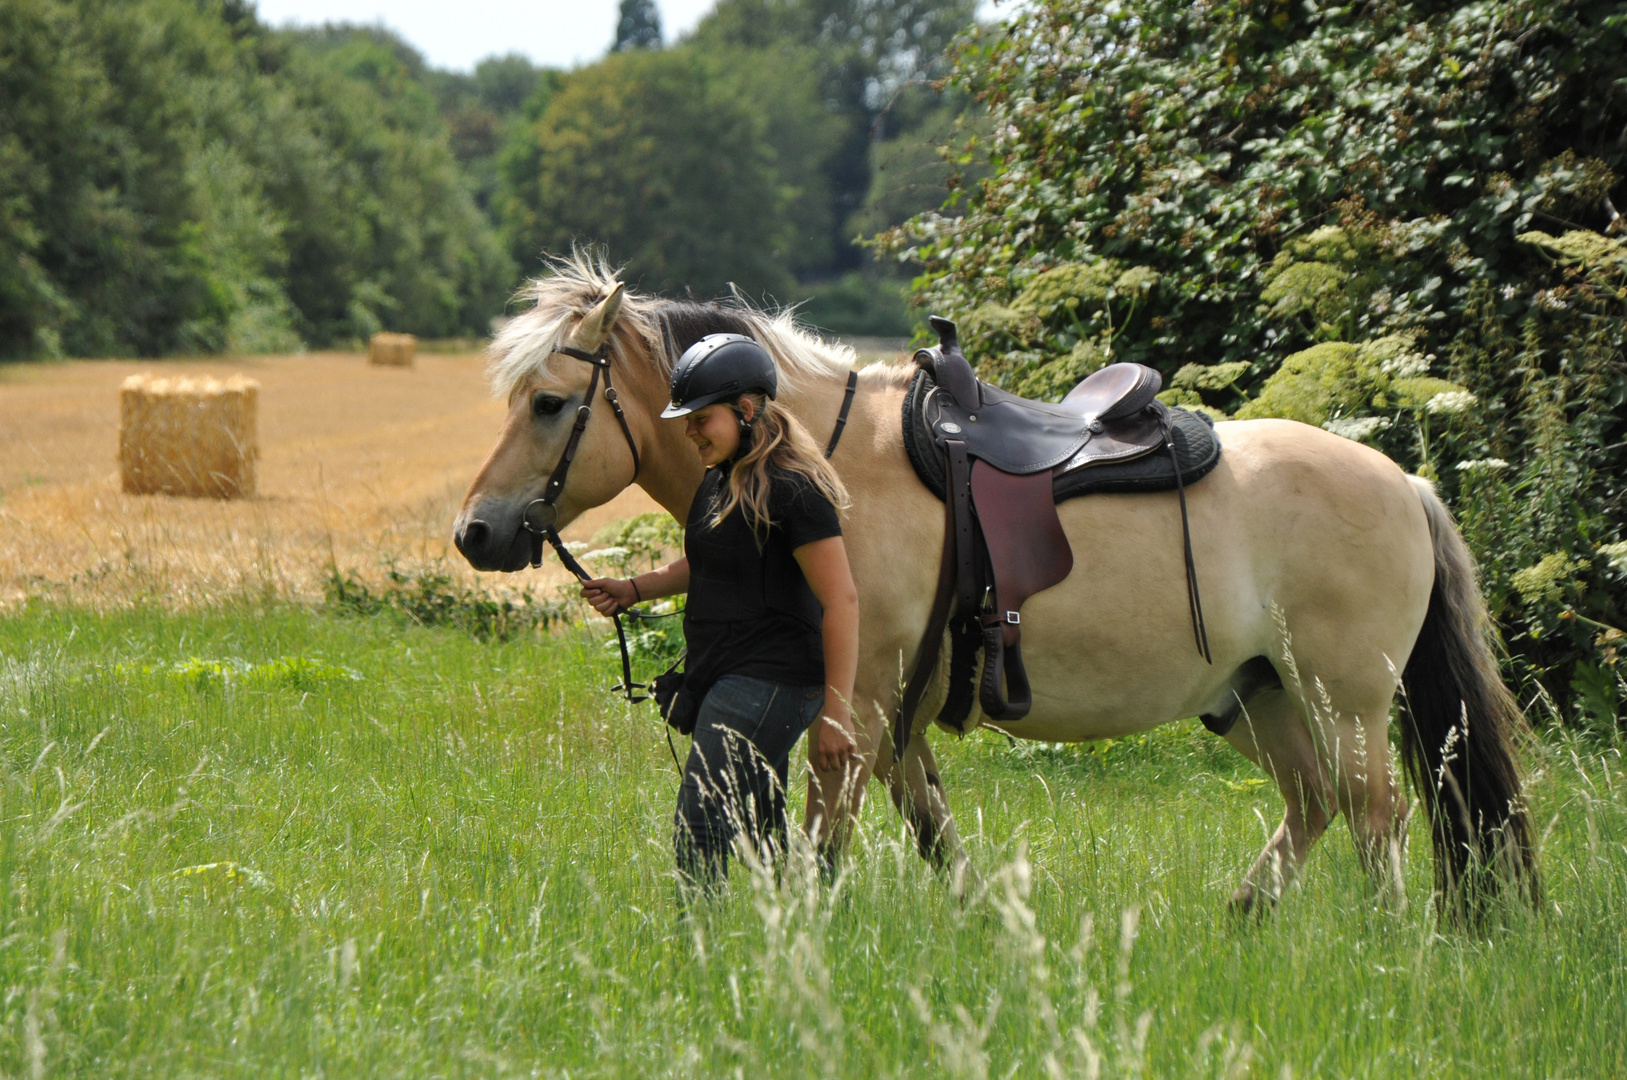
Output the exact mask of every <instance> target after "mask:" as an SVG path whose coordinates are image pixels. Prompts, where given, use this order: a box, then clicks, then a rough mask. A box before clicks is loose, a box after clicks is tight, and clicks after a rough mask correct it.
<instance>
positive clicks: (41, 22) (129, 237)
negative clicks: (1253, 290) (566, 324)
mask: <svg viewBox="0 0 1627 1080" xmlns="http://www.w3.org/2000/svg"><path fill="white" fill-rule="evenodd" d="M972 9H973V0H721V2H720V3H719V4H718V5H717V7H716V8H715V9H714V10H713V11H712V12H711V13H710V14H709V15H708V16H707V17H706V18H705V19H704V20H703V21H702V23H701V25H700V26H699V28H698V29H697V30H696V31H695V32H694V33H693V34H691V35H690V36H689V37H688V38H687V39H686V40H684V41H682V42H678V43H676V44H671V45H663V44H662V39H661V33H660V28H659V23H658V21H657V19H656V17H655V11H654V7H653V4H651V3H649V0H625V2H624V3H623V5H622V13H621V14H622V18H621V20H620V23H619V25H618V28H617V38H616V41H615V48H613V49H612V50H611V51H610V52H609V54H608V55H607V56H606V57H605V58H604V59H602V60H601V61H599V62H597V63H594V64H590V65H587V66H585V67H582V68H579V69H577V70H574V71H569V72H564V71H555V70H548V69H543V68H538V67H536V66H535V65H533V64H532V63H531V62H530V61H528V60H526V59H525V58H523V57H520V56H505V57H493V58H491V59H488V60H486V61H484V62H482V63H481V64H479V65H477V67H476V68H475V69H474V71H473V72H471V73H468V74H463V73H455V72H445V71H438V70H435V69H433V68H431V67H429V66H428V65H427V64H426V63H425V61H424V59H423V57H422V56H421V55H420V54H419V53H418V52H416V51H415V50H414V49H413V48H411V47H410V46H409V45H407V44H406V43H405V42H403V41H402V40H400V39H399V38H398V37H396V36H394V35H393V34H391V33H389V32H388V31H386V30H384V29H382V28H379V27H357V26H348V25H337V26H323V27H314V28H295V29H275V28H271V27H268V26H267V25H265V24H264V23H263V22H261V21H260V19H259V17H258V14H257V12H256V9H255V7H254V4H253V3H252V0H0V357H5V358H20V357H21V358H26V357H49V356H105V355H123V354H134V355H149V356H156V355H165V354H171V353H208V352H220V351H237V352H275V351H285V350H290V349H296V348H300V347H321V346H327V345H333V344H336V343H345V342H354V341H356V340H358V339H362V338H365V337H366V336H368V335H369V334H371V333H372V332H374V331H376V330H379V329H382V328H389V329H394V330H403V331H407V332H411V333H416V334H419V335H422V336H428V337H452V336H460V335H479V334H483V333H485V332H486V331H487V328H488V324H489V320H490V319H491V318H492V317H493V316H494V315H498V314H501V313H502V312H503V310H504V306H505V303H506V301H507V299H508V297H509V296H510V294H511V293H512V291H513V290H514V288H515V287H516V286H517V285H518V284H519V283H520V281H521V280H523V277H524V276H526V275H529V274H535V273H537V272H539V271H541V270H542V269H543V265H544V263H543V261H542V260H543V258H544V257H545V256H546V255H548V254H558V253H562V252H565V251H568V250H569V249H570V248H571V247H572V246H573V245H599V246H602V247H604V248H605V249H606V250H607V252H608V254H609V257H610V258H611V259H612V260H614V261H616V262H618V263H624V264H626V265H627V268H628V274H629V277H630V278H631V279H632V280H633V281H635V282H637V283H638V284H640V285H641V286H642V287H644V288H646V289H650V290H653V291H662V292H667V293H670V294H679V295H682V294H690V295H697V296H713V295H717V294H719V293H722V292H724V291H725V290H727V289H729V288H731V287H737V288H739V289H740V290H741V291H742V292H744V293H745V294H746V295H748V296H751V297H753V298H755V299H759V300H761V299H764V298H768V299H772V300H774V301H778V302H792V301H802V302H804V303H806V305H807V308H806V310H807V312H808V315H809V317H810V318H812V319H813V320H814V321H816V322H820V323H822V324H824V325H826V326H827V327H828V328H831V329H837V330H844V331H848V332H859V333H863V332H878V333H902V332H905V331H906V330H907V328H908V321H907V316H906V314H905V308H904V293H905V291H906V290H905V288H904V286H903V283H902V278H901V277H900V276H899V274H898V273H896V272H895V273H892V274H889V273H887V272H885V271H884V270H882V269H881V268H879V267H878V266H877V265H876V264H875V262H874V260H873V259H871V258H870V256H869V253H868V252H867V251H866V250H865V249H864V248H863V246H862V245H861V243H859V238H861V237H867V236H869V235H871V234H874V233H876V232H877V231H879V230H880V229H883V228H885V227H888V226H891V225H896V224H898V223H900V222H902V221H903V220H905V219H906V218H908V217H909V216H911V215H912V214H914V213H917V212H919V211H921V210H924V209H927V208H929V207H935V206H937V205H939V204H940V203H941V202H942V201H943V198H944V195H945V193H946V192H945V188H944V187H943V183H944V180H945V178H946V176H947V175H948V169H947V167H946V166H945V165H944V164H943V163H942V162H941V161H940V160H939V158H938V157H937V155H936V153H935V152H934V150H933V143H934V142H935V141H938V140H941V138H942V137H944V136H945V135H947V133H948V132H949V131H950V130H951V129H952V128H953V126H954V124H955V123H956V118H957V117H958V116H959V115H960V113H961V112H962V109H961V105H962V104H963V103H964V101H965V97H964V95H957V93H956V92H953V91H950V92H947V93H946V92H944V91H943V90H942V89H939V88H935V87H934V86H933V84H932V82H931V79H932V78H933V77H934V76H935V75H940V74H941V72H939V71H937V70H936V69H935V65H936V64H938V63H939V62H940V58H941V57H942V56H943V55H944V53H945V50H946V49H947V47H948V46H949V44H950V42H951V41H952V40H953V38H954V36H955V34H956V33H957V32H959V31H960V30H961V29H962V28H963V27H965V26H966V25H967V24H969V23H970V21H971V16H972ZM609 44H611V43H609V42H607V45H609Z"/></svg>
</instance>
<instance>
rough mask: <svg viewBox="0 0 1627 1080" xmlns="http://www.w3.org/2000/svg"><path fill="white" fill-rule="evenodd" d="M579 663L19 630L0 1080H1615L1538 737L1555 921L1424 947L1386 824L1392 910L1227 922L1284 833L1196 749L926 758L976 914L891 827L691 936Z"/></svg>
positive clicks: (1342, 843) (301, 632)
mask: <svg viewBox="0 0 1627 1080" xmlns="http://www.w3.org/2000/svg"><path fill="white" fill-rule="evenodd" d="M611 661H612V656H611V654H610V653H609V652H608V651H607V650H606V648H605V642H604V639H603V637H602V635H599V634H595V633H590V632H589V631H586V630H581V629H576V630H567V631H563V632H555V633H553V634H549V635H542V634H535V633H527V634H520V635H516V636H514V637H512V638H510V639H509V640H506V641H505V640H491V641H485V642H482V641H479V640H476V639H475V638H472V637H470V636H468V635H467V634H464V633H461V632H459V631H457V630H453V629H447V628H438V627H424V626H420V625H415V624H413V623H412V622H411V621H410V620H407V619H405V618H402V617H399V616H391V615H381V616H378V617H373V618H358V617H346V616H344V615H342V614H339V613H336V612H332V611H323V610H317V609H313V608H311V607H309V606H299V605H293V604H288V603H273V604H260V603H256V602H253V601H245V602H242V603H236V604H224V605H218V606H216V607H213V608H209V609H197V610H192V611H180V612H177V611H172V610H165V609H162V608H160V607H158V606H156V605H135V606H132V607H127V608H125V609H122V610H117V611H109V612H92V611H88V610H85V609H77V608H72V607H67V606H64V605H61V604H55V603H44V602H36V603H32V604H28V605H24V606H22V607H20V608H18V609H16V610H14V611H13V612H12V613H11V614H9V615H8V616H7V617H5V618H4V619H3V620H0V774H3V775H0V985H3V986H4V987H5V991H4V998H3V1003H0V1072H3V1073H4V1075H7V1076H23V1075H30V1076H74V1075H78V1076H126V1075H129V1076H136V1075H142V1076H146V1075H162V1076H169V1077H188V1076H200V1077H202V1076H214V1077H218V1076H257V1077H260V1076H289V1077H293V1076H307V1077H308V1076H415V1077H420V1076H421V1077H428V1076H449V1077H450V1076H458V1077H465V1076H467V1077H501V1076H545V1077H566V1076H570V1077H598V1076H602V1077H627V1076H820V1077H827V1076H883V1077H905V1076H922V1077H927V1076H931V1077H942V1076H949V1077H978V1078H981V1077H1005V1076H1046V1075H1052V1076H1218V1077H1235V1076H1261V1077H1288V1076H1294V1077H1313V1076H1326V1077H1417V1076H1431V1077H1449V1076H1465V1077H1467V1076H1476V1077H1480V1076H1534V1077H1536V1076H1540V1077H1592V1076H1613V1075H1622V1074H1623V1073H1624V1072H1627V1035H1624V1034H1623V1029H1622V1024H1621V1020H1622V1017H1623V1016H1627V986H1624V971H1627V946H1624V941H1627V909H1624V900H1627V777H1624V776H1623V773H1622V768H1623V766H1622V761H1621V755H1620V748H1619V747H1618V746H1614V745H1607V744H1602V743H1598V742H1584V741H1578V740H1576V739H1571V738H1566V737H1563V736H1559V735H1547V736H1544V737H1543V738H1542V739H1540V740H1539V741H1537V742H1536V743H1535V745H1534V746H1533V747H1532V750H1531V762H1532V767H1533V781H1532V787H1531V793H1532V799H1533V802H1534V807H1535V813H1536V818H1537V820H1538V822H1539V824H1540V826H1541V828H1542V832H1543V837H1544V840H1543V864H1544V867H1545V870H1546V877H1547V886H1548V898H1547V904H1546V905H1545V907H1544V909H1543V911H1542V912H1541V913H1540V915H1531V914H1527V913H1520V912H1504V913H1501V914H1499V915H1498V916H1497V917H1496V918H1494V919H1493V920H1492V921H1491V922H1490V923H1489V924H1488V925H1487V926H1486V927H1484V928H1483V929H1482V930H1480V931H1478V932H1465V931H1459V930H1451V929H1447V928H1444V927H1442V926H1441V925H1440V924H1438V922H1437V920H1436V918H1435V916H1434V914H1433V912H1432V909H1431V905H1430V902H1429V894H1428V890H1429V883H1430V876H1429V866H1428V844H1427V838H1426V837H1425V836H1424V835H1423V833H1422V829H1421V827H1419V826H1417V825H1415V827H1414V835H1413V837H1412V845H1411V851H1410V855H1409V858H1408V862H1407V876H1408V885H1409V888H1408V892H1409V897H1410V901H1411V903H1410V905H1409V907H1408V908H1407V909H1406V910H1405V911H1401V912H1396V911H1386V910H1381V909H1379V908H1378V907H1377V906H1376V905H1375V904H1374V902H1373V899H1372V898H1371V896H1370V895H1369V894H1368V892H1367V888H1366V885H1365V884H1364V880H1363V877H1362V875H1361V873H1360V871H1359V869H1358V867H1357V864H1356V860H1355V856H1354V853H1353V851H1352V849H1351V844H1350V841H1349V835H1348V832H1347V831H1346V830H1345V829H1344V827H1343V825H1342V824H1336V825H1335V828H1334V829H1333V831H1331V832H1330V833H1329V835H1328V837H1327V838H1326V839H1325V840H1324V841H1323V843H1322V844H1321V845H1320V846H1319V847H1318V849H1317V850H1316V852H1315V853H1314V855H1313V857H1312V859H1311V862H1310V867H1309V871H1308V874H1307V875H1306V878H1305V880H1304V883H1303V887H1301V888H1298V889H1296V890H1294V891H1293V892H1292V893H1291V894H1290V895H1289V896H1288V898H1287V899H1286V901H1285V903H1284V904H1283V905H1282V907H1281V908H1280V909H1279V910H1278V911H1276V912H1275V913H1274V914H1272V915H1270V916H1269V917H1268V918H1266V919H1264V920H1263V921H1259V922H1255V921H1252V920H1249V921H1242V920H1238V919H1236V918H1233V917H1231V916H1229V915H1228V912H1227V908H1226V900H1227V896H1228V894H1229V892H1230V890H1231V888H1232V886H1233V885H1234V883H1235V880H1236V878H1237V876H1238V875H1239V874H1240V873H1241V871H1242V870H1243V868H1244V867H1245V865H1246V864H1247V862H1248V861H1249V860H1250V859H1251V858H1252V856H1253V855H1254V853H1255V852H1256V851H1257V850H1258V847H1259V845H1260V844H1261V843H1262V842H1263V839H1264V836H1265V834H1266V832H1267V825H1268V823H1270V824H1274V823H1275V821H1276V817H1277V815H1278V813H1279V812H1280V805H1279V804H1278V802H1277V799H1276V797H1275V795H1274V793H1273V792H1272V791H1271V790H1270V788H1269V787H1268V786H1267V785H1266V784H1265V783H1264V781H1263V779H1262V778H1260V777H1259V776H1258V775H1257V774H1256V772H1255V771H1254V770H1253V767H1252V766H1250V765H1248V764H1247V763H1246V762H1244V761H1243V760H1242V759H1241V758H1239V757H1237V756H1236V755H1235V754H1233V753H1232V752H1231V751H1230V750H1229V749H1228V748H1226V747H1225V746H1224V745H1223V744H1221V743H1220V742H1219V741H1218V740H1216V739H1214V738H1212V737H1211V736H1209V735H1208V734H1207V733H1206V732H1204V731H1203V730H1202V729H1201V728H1199V727H1197V725H1196V724H1188V725H1176V726H1172V727H1169V728H1165V729H1160V730H1159V731H1157V732H1155V733H1153V734H1151V735H1150V736H1147V737H1143V738H1138V739H1129V740H1121V741H1117V742H1113V743H1110V744H1097V745H1093V746H1087V747H1057V746H1045V745H1028V744H1012V743H1010V742H1009V741H1008V740H1006V739H1005V738H1004V737H1000V736H995V735H993V734H992V733H986V732H985V733H980V734H975V735H973V736H972V737H969V738H967V739H965V740H963V741H957V740H955V739H953V738H949V737H945V736H942V735H935V736H934V738H935V740H936V743H937V746H938V747H939V749H940V752H941V754H942V760H943V768H944V776H945V781H946V784H947V786H948V790H949V792H950V795H951V798H952V800H953V802H954V805H955V808H956V810H957V813H958V815H959V819H960V821H961V823H962V828H963V830H964V831H965V833H966V834H967V836H968V843H969V847H970V850H971V852H972V855H973V858H974V860H975V862H976V865H977V867H978V868H979V870H980V872H981V875H982V878H983V882H982V887H981V888H979V889H977V890H976V891H975V892H974V895H973V896H972V898H971V899H970V900H969V901H968V902H966V903H964V904H963V903H959V902H956V901H955V900H953V899H952V898H951V897H950V896H949V894H948V890H947V889H946V888H945V887H944V885H943V883H942V882H941V881H939V880H938V879H937V878H936V877H934V875H933V874H932V873H931V872H930V871H929V870H928V869H927V867H926V866H925V865H924V864H923V863H922V862H921V861H920V860H919V859H918V858H917V856H916V855H915V853H914V850H913V846H912V845H911V844H910V843H908V842H907V838H906V837H905V836H904V835H903V834H902V832H901V830H900V827H899V823H898V820H897V816H896V814H895V813H894V811H893V810H892V808H891V806H890V805H888V804H887V801H886V799H885V798H884V797H881V798H877V799H873V800H872V801H871V802H870V804H869V806H868V807H867V809H866V812H865V814H864V818H863V823H862V828H861V832H860V835H859V836H858V838H857V840H856V843H855V846H854V849H853V851H852V854H851V857H850V858H849V859H848V860H847V861H846V862H845V863H844V864H843V869H842V872H841V875H840V877H839V879H838V880H837V881H836V882H835V883H834V884H831V885H827V884H823V883H821V881H820V880H819V877H818V875H817V873H815V872H814V870H813V865H812V863H811V861H810V860H809V859H808V857H807V853H806V852H803V851H798V852H796V853H794V854H793V857H792V858H791V859H790V860H788V862H787V864H786V865H785V867H784V868H783V869H782V872H781V873H780V874H779V875H777V876H776V875H774V874H770V873H763V872H755V873H754V872H752V871H751V870H750V869H749V868H738V869H737V870H736V872H735V874H734V876H733V878H732V880H731V883H730V886H729V888H728V889H727V891H726V892H725V893H724V895H723V896H721V897H720V898H719V899H718V900H716V901H715V902H713V903H711V904H709V905H703V906H701V907H699V908H697V909H694V910H693V911H692V912H691V914H690V916H689V917H688V918H680V917H679V916H678V914H677V912H676V907H675V903H674V897H675V893H674V882H673V878H672V871H671V851H670V842H669V841H670V829H671V825H670V816H671V804H672V799H673V794H674V791H675V787H676V776H675V769H674V766H673V763H672V761H671V759H670V757H669V756H668V749H667V745H666V743H665V741H664V739H663V738H662V734H661V728H660V725H659V723H658V721H657V720H656V719H655V718H654V716H653V713H652V712H651V710H650V707H649V706H647V705H645V706H642V707H634V708H629V707H628V706H627V705H625V704H624V703H622V702H621V701H620V700H619V699H616V698H613V697H611V696H610V695H608V694H607V693H605V691H604V686H605V684H606V683H608V682H609V681H610V680H611V677H612V663H611ZM679 749H680V751H681V750H682V746H681V745H680V747H679ZM794 789H795V790H794V793H793V801H794V802H800V800H801V797H802V794H801V793H802V785H801V782H800V781H798V782H797V783H796V784H795V785H794Z"/></svg>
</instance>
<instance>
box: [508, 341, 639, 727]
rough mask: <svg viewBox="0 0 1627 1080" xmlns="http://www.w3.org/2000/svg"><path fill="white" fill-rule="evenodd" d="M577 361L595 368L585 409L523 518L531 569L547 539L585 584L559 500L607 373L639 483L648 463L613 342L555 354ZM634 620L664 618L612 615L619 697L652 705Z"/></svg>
mask: <svg viewBox="0 0 1627 1080" xmlns="http://www.w3.org/2000/svg"><path fill="white" fill-rule="evenodd" d="M554 351H555V352H557V353H561V354H563V355H565V356H569V357H570V358H571V359H573V360H580V361H582V362H583V363H584V364H591V365H592V366H593V375H592V376H591V377H590V378H589V379H588V392H587V396H586V397H584V398H583V399H582V404H581V406H580V407H579V408H578V409H577V410H576V422H575V423H574V424H572V425H571V435H570V438H568V439H566V440H565V449H564V450H562V451H561V452H560V455H559V460H558V461H557V462H555V463H554V471H553V472H551V473H549V474H548V483H547V484H546V485H545V486H544V487H543V489H542V497H541V498H538V499H532V500H531V501H530V502H529V503H526V506H525V513H524V514H522V515H521V517H520V524H521V525H522V526H523V527H524V528H525V531H526V532H528V533H530V534H531V565H532V567H533V568H535V567H538V566H541V565H542V545H543V542H544V541H547V543H548V545H549V546H550V547H552V548H553V549H554V554H556V555H558V556H559V561H560V563H561V565H563V566H564V567H565V569H567V570H569V571H570V572H571V573H573V574H575V575H576V576H577V578H579V579H580V580H582V581H588V580H590V578H591V577H592V575H590V574H589V573H588V572H587V571H586V570H584V569H583V568H582V564H581V563H579V562H577V561H576V556H574V555H572V554H571V551H570V549H569V548H567V547H566V546H565V543H564V541H562V540H561V539H560V538H559V506H558V502H559V496H560V494H561V493H562V492H563V491H564V490H565V480H566V478H567V477H569V476H570V474H571V463H572V462H574V461H575V460H576V448H577V447H578V446H580V445H581V442H582V433H583V432H584V431H586V430H587V427H588V421H589V420H591V419H593V397H594V395H595V394H596V393H598V391H599V375H600V373H601V372H602V373H603V374H604V398H605V400H606V401H608V402H609V403H610V409H611V411H612V412H614V413H615V414H616V421H617V423H619V424H620V425H621V433H622V435H624V436H626V438H627V449H629V450H631V451H632V452H633V479H634V480H637V479H638V474H639V471H640V469H641V468H642V464H643V463H642V462H641V461H640V459H639V456H638V443H637V442H635V441H634V440H633V429H632V428H631V427H630V426H628V423H627V412H626V410H624V409H623V408H622V407H621V399H620V398H619V397H618V396H617V394H616V388H615V386H614V385H612V384H611V381H610V340H609V339H608V338H606V339H605V342H604V344H602V345H600V346H599V348H598V349H597V350H596V351H594V352H587V351H586V350H584V349H578V348H575V347H573V346H570V345H561V346H559V347H558V348H556V349H555V350H554ZM624 614H626V615H630V616H633V617H634V618H661V617H662V616H658V615H657V616H651V615H646V614H645V613H643V612H641V611H633V610H631V609H628V610H627V611H625V612H621V611H618V612H616V614H615V615H613V616H611V617H612V618H613V619H614V620H615V623H616V643H617V644H618V645H620V646H621V682H620V683H618V684H617V685H615V686H613V687H611V690H612V691H613V692H616V693H621V694H625V695H626V697H627V700H628V702H630V703H632V704H635V705H636V704H637V703H639V702H640V701H648V700H650V699H649V695H648V694H639V693H636V691H639V690H645V689H648V686H647V685H646V684H645V683H639V682H634V681H633V658H632V656H631V654H629V653H628V651H627V630H626V628H625V627H623V626H622V622H621V617H622V615H624Z"/></svg>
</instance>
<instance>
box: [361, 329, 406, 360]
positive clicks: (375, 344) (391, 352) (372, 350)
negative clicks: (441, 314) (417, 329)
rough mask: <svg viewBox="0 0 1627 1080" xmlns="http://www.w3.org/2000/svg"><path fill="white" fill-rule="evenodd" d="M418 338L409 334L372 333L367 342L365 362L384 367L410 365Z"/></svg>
mask: <svg viewBox="0 0 1627 1080" xmlns="http://www.w3.org/2000/svg"><path fill="white" fill-rule="evenodd" d="M417 351H418V339H417V338H415V337H413V336H412V335H411V334H386V333H379V334H374V335H373V339H372V340H371V341H369V342H368V343H367V362H368V363H369V364H382V365H384V366H385V367H412V358H413V355H414V354H415V353H417Z"/></svg>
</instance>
